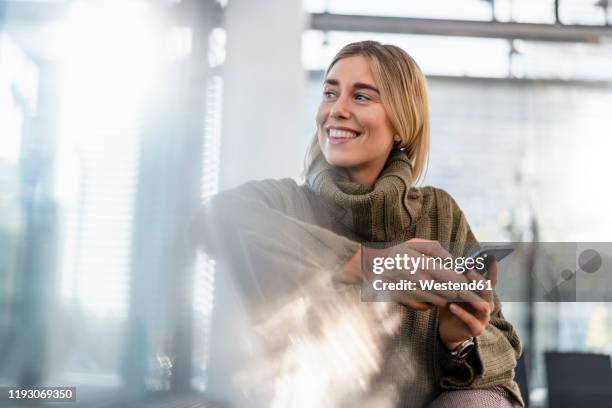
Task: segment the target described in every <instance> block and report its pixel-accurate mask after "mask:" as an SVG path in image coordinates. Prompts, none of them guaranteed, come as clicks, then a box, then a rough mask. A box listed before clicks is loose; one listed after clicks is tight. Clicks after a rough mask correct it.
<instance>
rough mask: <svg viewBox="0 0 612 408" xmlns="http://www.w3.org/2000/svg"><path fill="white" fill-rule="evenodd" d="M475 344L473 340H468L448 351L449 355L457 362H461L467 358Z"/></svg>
mask: <svg viewBox="0 0 612 408" xmlns="http://www.w3.org/2000/svg"><path fill="white" fill-rule="evenodd" d="M475 346H476V343H474V338H473V337H472V338H469V339H467V340H466V341H464V342H463V343H461V344H460V345H458V346H457V347H455V348H454V349H453V350H451V351H450V355H451V356H452V357H453V358H456V359H457V360H463V359H465V358H466V357H467V355H468V354H470V352H471V351H472V350H473V349H474V347H475Z"/></svg>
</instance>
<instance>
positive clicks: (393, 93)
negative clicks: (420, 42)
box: [304, 41, 430, 181]
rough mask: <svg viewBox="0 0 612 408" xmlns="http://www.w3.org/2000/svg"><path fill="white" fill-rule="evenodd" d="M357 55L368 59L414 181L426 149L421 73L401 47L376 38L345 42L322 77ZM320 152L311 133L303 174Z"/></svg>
mask: <svg viewBox="0 0 612 408" xmlns="http://www.w3.org/2000/svg"><path fill="white" fill-rule="evenodd" d="M357 55H363V56H365V57H366V58H367V59H368V60H369V62H370V68H371V69H372V74H373V75H374V80H375V82H376V85H377V87H378V88H379V90H380V97H381V100H382V104H383V107H384V108H385V111H386V112H387V115H388V116H389V120H390V121H391V124H392V125H393V127H394V128H395V130H396V132H397V133H398V134H399V136H400V138H401V140H400V142H399V143H398V147H399V148H400V149H402V150H404V151H405V152H406V154H407V155H408V158H409V159H410V161H411V163H412V173H413V178H414V180H415V181H416V180H418V179H419V178H421V177H422V176H424V170H425V166H426V162H427V153H428V151H429V129H430V125H429V104H428V99H427V82H426V80H425V76H424V75H423V72H421V69H420V68H419V66H418V65H417V63H416V62H415V61H414V59H412V57H411V56H410V55H408V53H407V52H406V51H404V50H402V49H401V48H399V47H397V46H395V45H389V44H381V43H379V42H377V41H360V42H355V43H351V44H348V45H346V46H345V47H344V48H342V49H341V50H340V51H339V52H338V53H337V54H336V56H335V57H334V59H333V60H332V62H331V63H330V64H329V67H328V68H327V70H326V71H325V77H327V75H328V74H329V71H330V70H331V69H332V67H333V66H334V65H335V64H336V62H338V61H339V60H341V59H342V58H348V57H352V56H357ZM321 154H322V153H321V148H320V147H319V141H318V137H317V134H316V132H315V135H314V138H313V139H312V142H311V143H310V146H309V147H308V150H307V151H306V157H305V160H304V175H306V174H307V172H308V170H309V169H310V166H312V164H313V163H314V162H315V161H316V160H317V158H318V157H319V156H320V155H321Z"/></svg>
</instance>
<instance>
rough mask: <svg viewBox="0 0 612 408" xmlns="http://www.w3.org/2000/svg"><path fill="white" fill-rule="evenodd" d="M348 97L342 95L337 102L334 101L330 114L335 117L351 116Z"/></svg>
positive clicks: (344, 117)
mask: <svg viewBox="0 0 612 408" xmlns="http://www.w3.org/2000/svg"><path fill="white" fill-rule="evenodd" d="M347 99H348V98H346V97H344V96H341V97H339V98H338V99H336V102H334V105H333V106H332V109H331V112H330V115H331V117H333V118H336V119H337V118H343V119H346V118H348V117H350V116H351V112H350V109H349V105H348V104H349V102H348V100H347Z"/></svg>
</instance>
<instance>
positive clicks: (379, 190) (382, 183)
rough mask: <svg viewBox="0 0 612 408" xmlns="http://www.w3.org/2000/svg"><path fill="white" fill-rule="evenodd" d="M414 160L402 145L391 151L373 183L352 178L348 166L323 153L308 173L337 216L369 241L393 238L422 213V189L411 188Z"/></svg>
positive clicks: (312, 187) (311, 184) (310, 184)
mask: <svg viewBox="0 0 612 408" xmlns="http://www.w3.org/2000/svg"><path fill="white" fill-rule="evenodd" d="M412 183H413V178H412V164H411V163H410V160H409V159H408V156H407V155H406V154H405V153H404V152H403V151H401V150H399V149H394V150H392V151H391V153H390V154H389V157H388V159H387V162H386V163H385V166H384V167H383V170H382V171H381V173H380V175H379V176H378V178H377V179H376V181H375V183H374V185H373V186H371V187H369V186H366V185H362V184H359V183H356V182H353V181H351V180H350V178H349V176H348V173H347V172H346V170H345V169H343V168H340V167H336V166H332V165H330V164H329V163H328V162H327V160H325V157H324V156H323V155H320V156H319V157H318V158H317V160H316V161H315V162H314V163H313V164H312V166H311V167H310V169H309V171H308V173H307V174H306V184H307V185H308V187H309V189H310V190H311V191H312V192H313V193H314V194H316V195H317V196H319V197H320V198H321V199H322V200H323V201H324V202H325V204H326V205H327V206H328V207H329V209H330V210H331V212H332V215H333V216H334V218H335V219H336V220H337V221H339V222H340V223H342V224H343V225H344V226H345V227H347V228H348V229H350V230H352V231H354V232H355V233H356V234H357V235H359V236H360V237H361V238H362V239H364V240H365V241H371V242H393V241H398V240H400V239H402V238H401V237H402V235H404V234H405V232H406V230H407V229H408V228H410V227H411V226H412V225H414V223H415V222H416V221H418V219H419V218H420V216H421V210H422V200H421V193H420V191H419V190H418V189H416V188H411V187H412Z"/></svg>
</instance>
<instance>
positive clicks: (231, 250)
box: [191, 179, 360, 300]
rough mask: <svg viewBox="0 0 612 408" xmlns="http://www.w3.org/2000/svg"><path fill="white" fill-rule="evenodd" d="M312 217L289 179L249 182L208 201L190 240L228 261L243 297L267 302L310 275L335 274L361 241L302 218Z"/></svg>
mask: <svg viewBox="0 0 612 408" xmlns="http://www.w3.org/2000/svg"><path fill="white" fill-rule="evenodd" d="M313 219H314V215H313V214H312V210H311V209H310V206H309V204H308V199H307V197H306V196H305V195H304V193H303V192H302V191H301V190H300V189H299V187H298V186H297V185H296V184H295V182H294V181H292V180H288V179H286V180H282V181H275V180H265V181H258V182H249V183H246V184H243V185H242V186H240V187H237V188H234V189H231V190H228V191H225V192H223V193H220V194H218V195H216V196H214V197H213V198H212V199H210V200H209V201H208V202H207V203H206V204H205V205H204V206H203V207H202V208H201V209H200V211H199V212H198V214H197V215H196V217H195V220H194V222H193V224H192V231H191V232H192V234H191V235H192V238H193V239H194V240H195V243H196V244H197V245H198V246H201V247H203V249H204V250H205V251H206V252H207V253H208V255H209V256H211V257H213V258H215V259H218V260H220V261H222V262H225V263H228V264H229V266H230V268H231V270H232V271H233V273H234V276H235V277H236V278H237V280H238V283H239V284H240V286H241V287H242V289H243V291H244V293H245V295H248V296H249V297H258V298H260V300H266V299H269V297H270V296H275V295H277V294H279V293H283V292H285V293H286V291H287V290H291V289H294V288H296V287H297V286H299V285H300V283H301V282H303V279H305V278H307V277H308V276H312V274H314V273H317V272H321V271H329V272H332V273H333V272H337V271H339V270H340V268H341V266H342V265H344V264H346V263H347V261H349V260H350V259H351V258H353V257H354V256H355V254H356V253H357V252H358V249H359V246H360V245H359V243H356V242H353V241H351V240H349V239H347V238H345V237H342V236H340V235H338V234H335V233H334V232H332V231H329V230H327V229H325V228H322V227H319V226H317V225H314V224H312V223H309V222H306V220H313Z"/></svg>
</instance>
